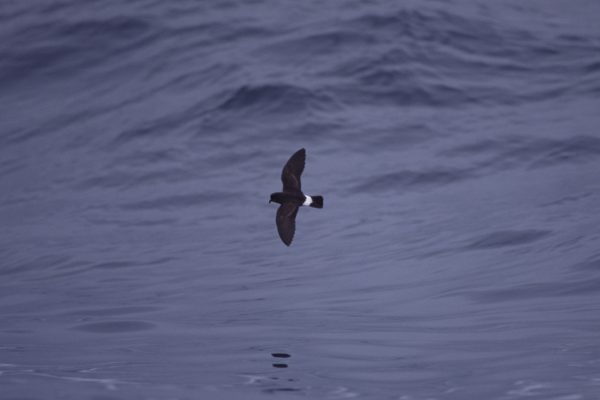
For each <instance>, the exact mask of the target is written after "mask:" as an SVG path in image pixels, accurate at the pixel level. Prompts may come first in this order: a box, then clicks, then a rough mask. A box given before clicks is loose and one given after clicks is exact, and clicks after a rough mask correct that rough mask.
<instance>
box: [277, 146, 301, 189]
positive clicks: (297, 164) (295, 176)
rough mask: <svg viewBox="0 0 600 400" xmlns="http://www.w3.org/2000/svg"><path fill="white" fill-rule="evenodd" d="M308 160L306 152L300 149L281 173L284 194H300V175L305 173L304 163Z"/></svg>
mask: <svg viewBox="0 0 600 400" xmlns="http://www.w3.org/2000/svg"><path fill="white" fill-rule="evenodd" d="M305 160H306V150H304V149H300V150H298V151H297V152H295V153H294V154H293V155H292V156H291V157H290V159H289V160H288V162H287V163H286V164H285V166H284V167H283V171H281V181H282V182H283V191H284V192H300V191H301V186H302V185H301V184H300V175H302V171H304V162H305Z"/></svg>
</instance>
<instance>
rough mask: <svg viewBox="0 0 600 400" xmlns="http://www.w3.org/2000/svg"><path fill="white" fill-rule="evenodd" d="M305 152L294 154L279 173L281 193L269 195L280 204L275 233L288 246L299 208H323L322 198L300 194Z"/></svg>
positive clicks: (292, 235)
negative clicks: (281, 186)
mask: <svg viewBox="0 0 600 400" xmlns="http://www.w3.org/2000/svg"><path fill="white" fill-rule="evenodd" d="M305 160H306V150H304V149H300V150H298V151H297V152H295V153H294V154H293V155H292V156H291V157H290V159H289V160H288V162H287V163H286V164H285V165H284V166H283V170H282V171H281V181H282V182H283V191H282V192H276V193H271V200H269V203H271V202H272V201H274V202H275V203H279V204H281V205H280V206H279V208H278V209H277V217H276V218H275V221H276V223H277V232H278V233H279V237H280V238H281V241H282V242H283V243H284V244H285V245H286V246H289V245H290V244H291V243H292V239H293V238H294V232H295V231H296V214H298V208H299V207H300V206H309V207H314V208H323V196H306V195H305V194H304V193H302V185H301V184H300V175H302V171H304V162H305Z"/></svg>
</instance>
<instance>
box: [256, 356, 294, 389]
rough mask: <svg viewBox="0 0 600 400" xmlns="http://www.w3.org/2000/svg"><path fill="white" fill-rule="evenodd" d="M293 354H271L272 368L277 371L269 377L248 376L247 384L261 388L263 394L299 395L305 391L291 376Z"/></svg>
mask: <svg viewBox="0 0 600 400" xmlns="http://www.w3.org/2000/svg"><path fill="white" fill-rule="evenodd" d="M291 357H292V356H291V354H289V353H284V352H275V353H271V366H272V367H273V368H275V369H276V370H277V372H274V373H273V374H269V375H268V376H256V375H246V376H245V377H246V378H247V381H246V384H248V385H257V386H260V387H261V391H262V392H263V393H269V394H275V393H282V392H288V393H298V392H302V391H303V390H304V389H303V388H301V387H298V386H297V379H295V378H293V377H291V376H289V375H290V371H289V364H290V362H289V361H290V360H289V359H290V358H291Z"/></svg>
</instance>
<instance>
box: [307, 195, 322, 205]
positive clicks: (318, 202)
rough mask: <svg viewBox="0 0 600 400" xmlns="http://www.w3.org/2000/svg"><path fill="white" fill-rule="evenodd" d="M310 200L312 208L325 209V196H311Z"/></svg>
mask: <svg viewBox="0 0 600 400" xmlns="http://www.w3.org/2000/svg"><path fill="white" fill-rule="evenodd" d="M310 198H311V199H312V203H310V206H311V207H314V208H323V196H310Z"/></svg>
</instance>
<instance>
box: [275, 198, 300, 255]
mask: <svg viewBox="0 0 600 400" xmlns="http://www.w3.org/2000/svg"><path fill="white" fill-rule="evenodd" d="M296 214H298V206H297V205H295V204H293V203H284V204H282V205H280V206H279V208H278V209H277V217H276V219H275V220H276V222H277V232H278V233H279V237H280V238H281V240H282V241H283V243H285V245H286V246H289V245H290V244H291V243H292V239H293V238H294V232H295V231H296Z"/></svg>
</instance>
